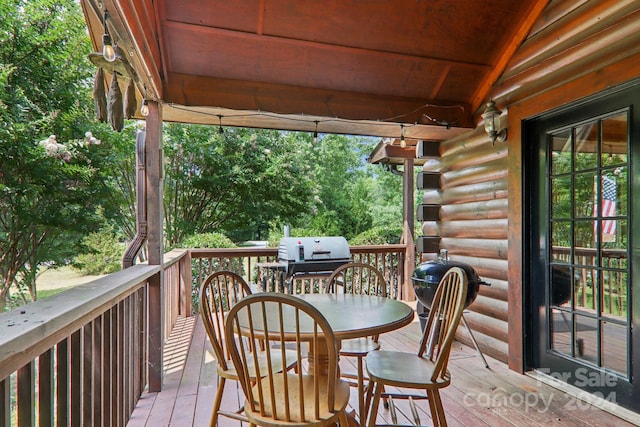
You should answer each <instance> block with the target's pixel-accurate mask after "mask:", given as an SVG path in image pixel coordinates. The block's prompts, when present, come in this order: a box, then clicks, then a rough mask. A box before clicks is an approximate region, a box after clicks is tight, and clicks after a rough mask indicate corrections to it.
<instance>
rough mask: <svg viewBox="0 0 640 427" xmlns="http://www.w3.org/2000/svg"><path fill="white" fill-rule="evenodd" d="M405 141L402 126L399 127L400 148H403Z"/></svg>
mask: <svg viewBox="0 0 640 427" xmlns="http://www.w3.org/2000/svg"><path fill="white" fill-rule="evenodd" d="M406 146H407V141H406V140H405V139H404V125H400V147H402V148H405V147H406Z"/></svg>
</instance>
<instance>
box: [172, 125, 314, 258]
mask: <svg viewBox="0 0 640 427" xmlns="http://www.w3.org/2000/svg"><path fill="white" fill-rule="evenodd" d="M165 136H166V138H165V141H164V143H165V145H164V150H165V156H166V157H165V158H166V165H165V197H164V204H165V206H164V213H165V221H166V222H165V232H166V238H167V246H168V247H173V246H175V245H176V244H177V243H179V242H181V241H182V240H183V239H184V237H186V236H190V235H194V234H199V233H207V232H214V231H215V232H220V231H222V232H224V233H225V234H226V235H227V236H229V237H230V238H231V239H232V240H234V241H240V240H247V239H252V238H255V237H261V235H262V233H265V234H266V232H267V231H268V229H269V224H271V223H272V222H278V221H283V220H284V219H290V218H295V217H296V216H298V215H300V214H301V213H304V212H305V211H306V208H307V206H308V200H309V198H310V180H309V178H308V176H307V175H306V174H305V173H304V167H303V165H302V164H300V163H298V162H296V161H294V158H295V154H294V155H292V152H293V151H295V150H296V141H295V138H292V137H291V135H289V134H286V133H283V132H279V131H274V130H256V129H238V128H225V130H224V132H222V133H220V132H219V130H218V129H217V128H215V127H210V126H199V125H179V124H170V125H167V126H165ZM264 237H266V235H265V236H264Z"/></svg>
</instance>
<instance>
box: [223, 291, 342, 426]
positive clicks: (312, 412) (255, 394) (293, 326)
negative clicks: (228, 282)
mask: <svg viewBox="0 0 640 427" xmlns="http://www.w3.org/2000/svg"><path fill="white" fill-rule="evenodd" d="M265 325H266V326H265ZM265 330H266V331H267V332H265ZM225 338H226V341H227V342H228V343H229V345H228V347H229V352H230V354H231V359H232V360H233V364H234V366H235V369H236V371H237V372H238V376H239V381H240V384H241V385H242V389H243V391H244V393H245V396H246V398H247V400H246V402H245V406H244V413H245V414H246V416H247V418H248V419H249V422H250V423H251V424H252V425H259V426H269V427H276V426H282V425H286V426H289V427H294V426H295V427H299V426H308V425H313V426H317V427H321V426H328V425H334V424H335V423H336V422H337V421H339V422H340V425H341V426H342V427H347V425H348V419H347V414H346V407H347V404H348V403H349V385H348V384H347V383H346V382H344V381H342V380H340V378H339V376H338V348H339V343H338V341H336V339H335V336H334V334H333V330H332V329H331V326H330V325H329V323H328V322H327V320H326V319H325V318H324V316H323V315H322V314H321V313H320V312H319V311H318V310H317V309H316V308H314V307H313V306H312V305H310V304H309V303H308V302H306V301H304V300H302V299H300V298H297V297H294V296H291V295H284V294H279V293H261V294H254V295H251V296H248V297H246V298H245V299H243V300H242V301H240V302H239V303H238V304H236V305H235V306H234V307H233V308H232V309H231V311H230V312H229V315H228V317H227V321H226V325H225ZM265 339H267V340H268V341H269V342H270V343H271V345H270V346H267V348H266V352H267V355H268V357H271V358H275V357H282V356H281V352H282V351H284V348H285V346H287V345H289V346H293V347H295V351H296V353H297V362H298V366H302V363H303V355H304V354H303V350H304V349H303V347H306V346H307V345H308V346H309V354H310V360H309V363H308V371H307V372H306V373H305V372H304V370H303V369H297V370H296V371H288V372H286V371H280V372H277V371H276V370H275V369H271V368H269V367H265V368H261V367H260V368H258V369H257V372H256V373H255V377H260V378H261V379H260V380H259V381H253V379H252V374H251V370H252V368H251V366H252V364H253V365H254V366H255V365H257V363H256V360H255V356H252V355H250V354H248V353H247V350H248V349H250V348H252V347H254V346H256V345H258V344H259V343H260V342H263V341H264V340H265ZM311 354H313V355H315V356H316V357H313V358H311Z"/></svg>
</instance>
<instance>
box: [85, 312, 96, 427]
mask: <svg viewBox="0 0 640 427" xmlns="http://www.w3.org/2000/svg"><path fill="white" fill-rule="evenodd" d="M94 323H95V321H92V322H89V323H88V324H86V325H85V326H84V327H83V328H82V355H83V362H84V363H83V365H82V410H83V412H82V425H83V426H87V425H92V424H93V398H92V395H93V390H92V386H93V373H94V370H93V360H94V354H93V353H94V351H95V348H94V342H93V336H94V335H93V325H94Z"/></svg>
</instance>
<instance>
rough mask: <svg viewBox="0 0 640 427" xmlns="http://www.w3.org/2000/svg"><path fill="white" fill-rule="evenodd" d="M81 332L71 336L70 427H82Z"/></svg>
mask: <svg viewBox="0 0 640 427" xmlns="http://www.w3.org/2000/svg"><path fill="white" fill-rule="evenodd" d="M80 336H81V330H78V331H76V332H74V333H73V334H72V335H71V350H70V353H71V355H70V357H71V375H70V376H71V384H70V387H71V402H70V403H71V405H70V406H71V426H72V427H80V426H81V425H82V371H81V369H82V345H81V339H80Z"/></svg>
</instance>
